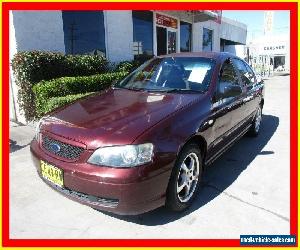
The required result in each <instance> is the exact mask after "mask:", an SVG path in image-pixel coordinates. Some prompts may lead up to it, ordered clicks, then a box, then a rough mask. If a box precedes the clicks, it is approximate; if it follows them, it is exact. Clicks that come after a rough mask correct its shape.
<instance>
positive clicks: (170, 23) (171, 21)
mask: <svg viewBox="0 0 300 250" xmlns="http://www.w3.org/2000/svg"><path fill="white" fill-rule="evenodd" d="M156 24H157V25H162V26H165V27H170V28H174V29H177V19H175V18H172V17H168V16H164V15H161V14H158V13H156Z"/></svg>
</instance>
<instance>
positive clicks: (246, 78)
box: [232, 58, 255, 86]
mask: <svg viewBox="0 0 300 250" xmlns="http://www.w3.org/2000/svg"><path fill="white" fill-rule="evenodd" d="M232 61H233V63H234V66H235V67H236V69H237V70H238V72H239V74H240V76H241V80H242V82H243V84H244V85H246V86H248V85H252V84H253V83H254V82H255V75H254V73H253V71H252V70H251V68H250V67H249V66H248V65H246V64H245V63H244V62H243V61H242V60H239V59H236V58H233V59H232ZM247 66H248V67H247Z"/></svg>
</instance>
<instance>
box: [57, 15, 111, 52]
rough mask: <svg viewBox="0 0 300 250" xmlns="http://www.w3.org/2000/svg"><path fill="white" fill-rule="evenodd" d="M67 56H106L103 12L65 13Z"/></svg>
mask: <svg viewBox="0 0 300 250" xmlns="http://www.w3.org/2000/svg"><path fill="white" fill-rule="evenodd" d="M62 18H63V30H64V40H65V51H66V54H94V55H105V30H104V20H103V11H63V12H62Z"/></svg>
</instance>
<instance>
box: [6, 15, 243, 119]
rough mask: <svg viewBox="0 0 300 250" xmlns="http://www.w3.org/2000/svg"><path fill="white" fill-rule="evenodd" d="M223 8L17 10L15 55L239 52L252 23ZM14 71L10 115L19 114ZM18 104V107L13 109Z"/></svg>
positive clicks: (128, 57) (131, 55)
mask: <svg viewBox="0 0 300 250" xmlns="http://www.w3.org/2000/svg"><path fill="white" fill-rule="evenodd" d="M221 14H222V12H221V11H209V10H201V11H200V10H199V11H131V10H121V11H12V12H10V58H12V57H13V55H14V54H15V53H16V52H18V51H28V50H46V51H56V52H62V53H66V54H103V55H105V56H106V58H108V59H109V60H110V61H112V62H119V61H124V60H133V59H134V58H135V57H145V58H148V57H152V56H156V55H162V54H167V53H173V52H189V51H229V52H232V53H236V54H238V55H239V53H238V51H239V49H238V48H239V47H241V46H242V47H243V45H244V44H245V43H246V37H247V26H246V25H245V24H242V23H239V22H237V21H233V20H230V19H227V18H222V17H221ZM16 93H17V87H16V85H15V84H14V80H13V75H12V74H11V104H12V105H10V106H11V113H10V116H11V119H15V120H18V121H20V122H24V119H23V118H22V116H21V115H20V111H19V108H18V104H17V102H16V98H17V94H16ZM14 107H15V109H14Z"/></svg>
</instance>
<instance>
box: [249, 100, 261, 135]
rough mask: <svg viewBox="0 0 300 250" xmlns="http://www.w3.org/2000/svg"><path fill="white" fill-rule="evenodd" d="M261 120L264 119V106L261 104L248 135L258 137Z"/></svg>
mask: <svg viewBox="0 0 300 250" xmlns="http://www.w3.org/2000/svg"><path fill="white" fill-rule="evenodd" d="M261 120H262V107H261V105H259V107H258V109H257V111H256V114H255V117H254V119H253V121H252V124H251V127H250V129H249V131H248V135H249V136H251V137H256V136H258V134H259V130H260V126H261Z"/></svg>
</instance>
